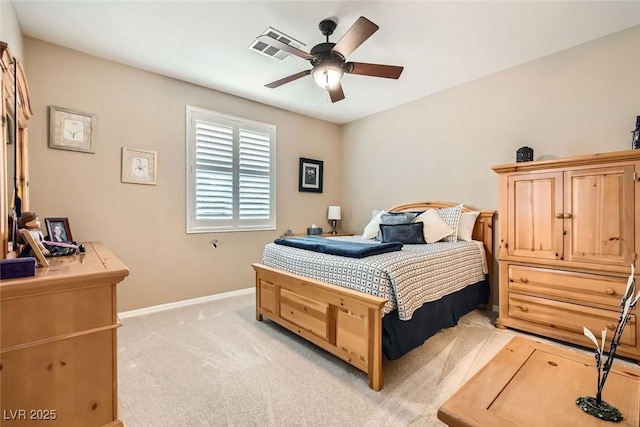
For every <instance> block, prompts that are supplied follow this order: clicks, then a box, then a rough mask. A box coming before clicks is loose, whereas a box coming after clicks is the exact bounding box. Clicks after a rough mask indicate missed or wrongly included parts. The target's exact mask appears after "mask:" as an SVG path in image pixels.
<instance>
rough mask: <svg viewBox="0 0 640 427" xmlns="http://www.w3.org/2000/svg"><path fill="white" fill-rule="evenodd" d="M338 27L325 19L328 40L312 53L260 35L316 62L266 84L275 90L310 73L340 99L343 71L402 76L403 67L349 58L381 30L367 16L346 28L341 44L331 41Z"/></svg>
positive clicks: (334, 99)
mask: <svg viewBox="0 0 640 427" xmlns="http://www.w3.org/2000/svg"><path fill="white" fill-rule="evenodd" d="M336 26H337V24H336V22H335V21H333V20H331V19H324V20H322V21H321V22H320V25H319V28H320V31H321V32H322V34H324V35H325V36H326V38H327V41H326V42H325V43H320V44H317V45H315V46H314V47H313V48H312V49H311V52H310V53H307V52H304V51H302V50H300V49H298V48H296V47H294V46H290V45H288V44H286V43H283V42H281V41H280V40H277V39H275V38H273V37H271V36H269V35H267V34H263V35H261V36H260V37H258V38H257V39H258V40H260V41H262V42H264V43H268V44H270V45H271V46H273V47H276V48H278V49H280V50H284V51H286V52H289V53H291V54H293V55H296V56H298V57H300V58H302V59H306V60H308V61H309V62H311V65H313V68H312V69H310V70H304V71H301V72H299V73H296V74H293V75H290V76H288V77H285V78H283V79H280V80H276V81H274V82H271V83H269V84H266V85H265V86H266V87H269V88H272V89H275V88H277V87H279V86H282V85H283V84H285V83H289V82H292V81H294V80H297V79H299V78H301V77H304V76H308V75H309V74H311V75H312V76H313V79H314V80H315V82H316V84H317V85H318V86H320V87H321V88H323V89H325V90H327V91H328V92H329V96H330V98H331V102H337V101H340V100H342V99H344V92H343V91H342V84H341V83H340V79H341V78H342V76H343V74H344V73H347V74H359V75H362V76H372V77H383V78H386V79H397V78H399V77H400V74H402V70H403V69H404V67H399V66H396V65H381V64H368V63H364V62H347V60H346V57H347V56H349V55H350V54H351V53H352V52H353V51H354V50H356V49H357V48H358V46H360V45H361V44H362V43H364V41H365V40H367V39H368V38H369V37H371V35H373V33H375V32H376V31H378V28H379V27H378V26H377V25H376V24H374V23H373V22H371V21H369V20H368V19H367V18H365V17H364V16H361V17H360V18H358V20H357V21H356V22H355V23H354V24H353V25H352V26H351V28H349V30H347V32H346V33H345V34H344V35H343V36H342V38H341V39H340V40H339V41H338V43H330V42H329V36H330V35H331V34H333V31H334V30H335V29H336Z"/></svg>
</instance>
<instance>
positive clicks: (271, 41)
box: [256, 34, 315, 59]
mask: <svg viewBox="0 0 640 427" xmlns="http://www.w3.org/2000/svg"><path fill="white" fill-rule="evenodd" d="M256 40H260V41H261V42H263V43H266V44H268V45H270V46H273V47H276V48H278V49H280V50H284V51H285V52H289V53H291V54H293V55H296V56H299V57H300V58H302V59H313V58H315V56H314V55H311V54H310V53H307V52H305V51H303V50H300V49H298V48H295V47H293V46H290V45H288V44H286V43H282V42H281V41H280V40H278V39H274V38H273V37H271V36H269V35H268V34H263V35H261V36H260V37H256Z"/></svg>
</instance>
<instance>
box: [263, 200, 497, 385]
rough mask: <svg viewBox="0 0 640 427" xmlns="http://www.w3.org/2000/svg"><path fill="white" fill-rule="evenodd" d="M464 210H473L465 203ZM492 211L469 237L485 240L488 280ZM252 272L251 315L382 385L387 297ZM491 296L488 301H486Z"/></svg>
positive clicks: (416, 207) (417, 207)
mask: <svg viewBox="0 0 640 427" xmlns="http://www.w3.org/2000/svg"><path fill="white" fill-rule="evenodd" d="M456 205H457V203H450V202H418V203H409V204H404V205H399V206H396V207H394V208H391V209H390V210H391V211H394V212H403V211H424V210H427V209H430V208H434V209H439V208H448V207H452V206H456ZM462 211H463V212H470V211H476V210H475V209H471V208H467V207H464V208H463V210H462ZM494 213H495V212H494V211H480V215H478V219H477V220H476V224H475V227H474V230H473V238H474V240H480V241H482V242H484V249H485V251H486V255H487V266H488V269H489V283H490V284H491V283H493V232H492V229H493V216H494ZM252 266H253V269H254V270H255V272H256V319H257V320H258V321H262V319H263V317H267V318H269V319H271V320H272V321H273V322H275V323H277V324H279V325H281V326H283V327H285V328H287V329H289V330H290V331H292V332H294V333H295V334H297V335H299V336H301V337H302V338H304V339H306V340H307V341H310V342H312V343H314V344H315V345H317V346H318V347H321V348H323V349H324V350H326V351H328V352H329V353H331V354H333V355H335V356H337V357H339V358H340V359H342V360H344V361H346V362H348V363H350V364H351V365H353V366H355V367H356V368H358V369H360V370H361V371H364V372H366V373H367V375H368V376H369V387H371V388H372V389H373V390H376V391H379V390H380V389H382V308H383V307H384V305H385V303H386V302H387V300H386V299H385V298H380V297H376V296H372V295H368V294H365V293H361V292H357V291H354V290H351V289H347V288H343V287H340V286H336V285H332V284H328V283H324V282H320V281H318V280H314V279H309V278H306V277H303V276H299V275H297V274H292V273H286V272H283V271H280V270H276V269H274V268H271V267H267V266H265V265H262V264H258V263H256V264H252ZM491 304H492V302H491V299H490V301H489V304H487V306H488V307H491Z"/></svg>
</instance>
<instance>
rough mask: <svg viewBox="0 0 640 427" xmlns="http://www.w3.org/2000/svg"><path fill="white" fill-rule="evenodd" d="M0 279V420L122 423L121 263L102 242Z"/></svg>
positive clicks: (67, 425) (81, 425)
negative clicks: (30, 274) (118, 334)
mask: <svg viewBox="0 0 640 427" xmlns="http://www.w3.org/2000/svg"><path fill="white" fill-rule="evenodd" d="M85 245H86V252H85V253H84V254H78V255H72V256H64V257H53V258H48V260H49V262H50V266H49V267H48V268H38V269H37V271H36V275H35V276H34V277H27V278H20V279H10V280H3V281H1V282H0V320H1V322H2V323H1V325H0V328H1V331H0V379H1V383H2V384H1V390H0V407H2V422H1V424H2V426H3V427H5V426H6V427H10V426H27V425H46V426H64V427H72V426H78V427H92V426H109V427H119V426H123V425H124V424H123V422H122V421H121V420H120V419H119V416H118V400H117V358H116V355H117V351H118V348H117V339H116V329H117V328H118V326H119V323H118V320H117V315H116V285H117V284H118V283H119V282H121V281H122V280H123V279H124V278H125V277H126V276H127V275H128V274H129V270H128V269H127V267H126V266H125V265H124V264H123V263H122V262H121V261H120V260H119V259H118V258H116V256H115V255H114V254H113V253H112V252H111V251H110V250H109V249H108V248H107V247H106V246H105V245H103V244H102V243H100V242H93V243H87V244H85Z"/></svg>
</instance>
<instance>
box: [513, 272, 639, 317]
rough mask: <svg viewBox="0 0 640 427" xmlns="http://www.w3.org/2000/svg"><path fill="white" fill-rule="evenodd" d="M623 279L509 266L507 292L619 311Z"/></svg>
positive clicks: (622, 292) (624, 284) (624, 285)
mask: <svg viewBox="0 0 640 427" xmlns="http://www.w3.org/2000/svg"><path fill="white" fill-rule="evenodd" d="M627 279H628V278H626V277H614V276H605V275H601V274H587V273H576V272H573V271H560V270H551V269H546V268H538V267H529V266H522V265H514V264H510V265H509V292H518V293H523V294H527V295H537V296H541V297H544V298H551V299H555V300H560V301H569V302H578V303H580V304H586V305H594V306H602V307H605V308H608V307H611V308H612V309H614V310H617V309H618V308H620V299H621V298H622V296H623V295H624V291H625V289H626V287H627Z"/></svg>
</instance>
